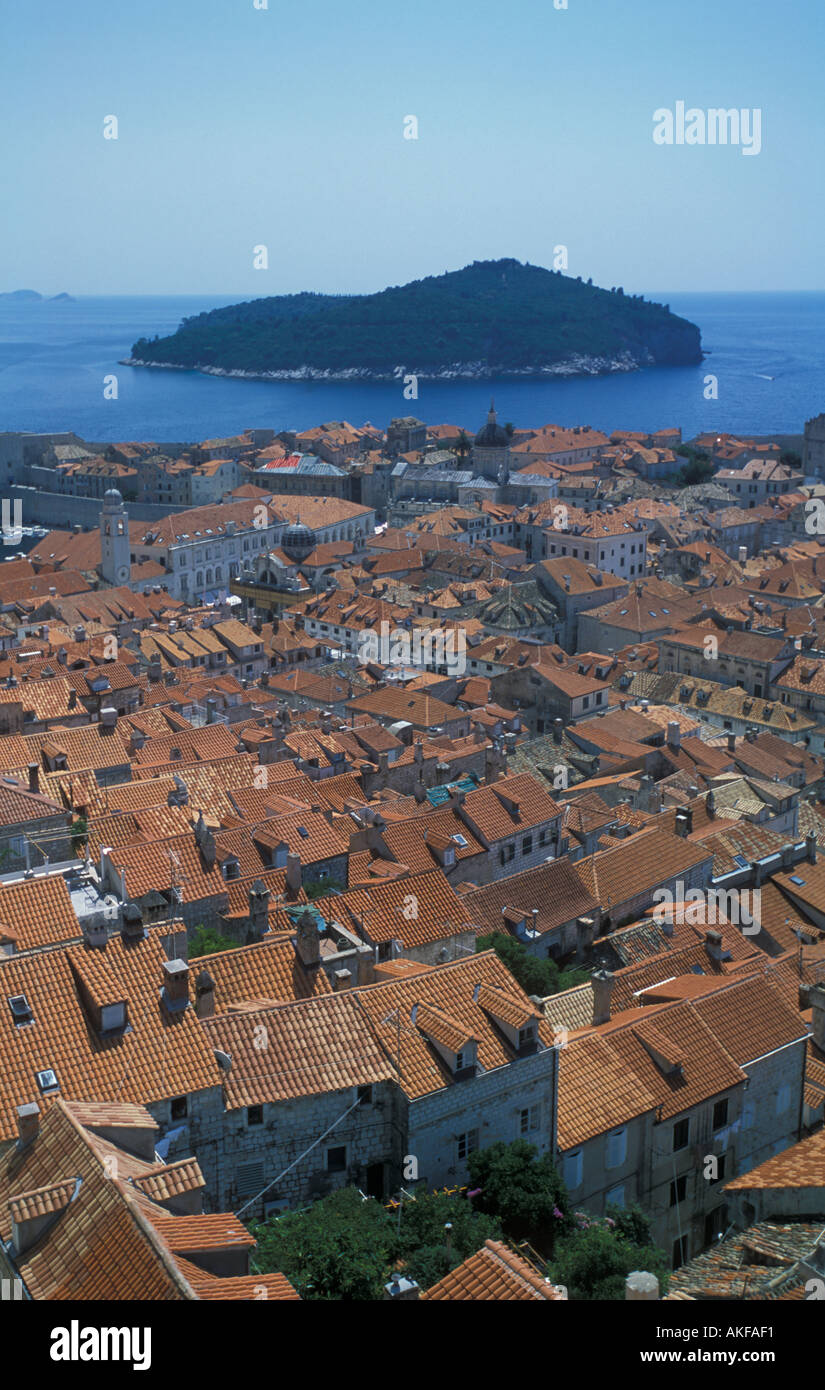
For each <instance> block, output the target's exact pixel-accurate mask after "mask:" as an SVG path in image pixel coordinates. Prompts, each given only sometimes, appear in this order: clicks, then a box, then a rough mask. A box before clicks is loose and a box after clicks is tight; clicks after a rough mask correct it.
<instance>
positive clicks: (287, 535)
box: [281, 521, 315, 560]
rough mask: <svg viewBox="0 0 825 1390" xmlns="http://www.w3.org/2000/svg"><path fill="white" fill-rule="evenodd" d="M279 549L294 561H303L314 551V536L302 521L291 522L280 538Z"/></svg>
mask: <svg viewBox="0 0 825 1390" xmlns="http://www.w3.org/2000/svg"><path fill="white" fill-rule="evenodd" d="M281 549H282V550H283V551H284V553H285V554H286V555H289V556H290V558H292V559H295V560H305V559H306V557H307V555H308V554H309V552H310V551H311V550H314V549H315V535H314V533H313V532H312V531H310V529H309V527H308V526H304V524H303V522H302V521H293V523H292V525H291V526H287V528H286V530H285V531H284V534H283V536H282V537H281Z"/></svg>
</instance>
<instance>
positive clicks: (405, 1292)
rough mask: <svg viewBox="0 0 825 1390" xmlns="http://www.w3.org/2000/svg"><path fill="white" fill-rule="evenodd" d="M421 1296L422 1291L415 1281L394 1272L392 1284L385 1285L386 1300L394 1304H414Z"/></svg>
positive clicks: (391, 1279) (396, 1271)
mask: <svg viewBox="0 0 825 1390" xmlns="http://www.w3.org/2000/svg"><path fill="white" fill-rule="evenodd" d="M420 1295H421V1289H420V1288H419V1286H418V1284H416V1282H415V1280H414V1279H407V1278H405V1276H404V1275H403V1274H399V1272H398V1270H394V1271H393V1274H392V1277H391V1278H390V1282H389V1283H388V1284H385V1285H384V1298H385V1299H391V1300H392V1302H393V1303H412V1302H413V1301H414V1300H416V1299H417V1298H419V1297H420Z"/></svg>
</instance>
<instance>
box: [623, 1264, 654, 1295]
mask: <svg viewBox="0 0 825 1390" xmlns="http://www.w3.org/2000/svg"><path fill="white" fill-rule="evenodd" d="M624 1296H625V1299H626V1301H627V1302H629V1303H642V1302H645V1303H655V1302H657V1301H658V1298H659V1280H658V1279H657V1278H656V1275H655V1274H647V1273H645V1272H644V1271H643V1270H640V1269H635V1270H634V1271H633V1273H632V1274H628V1276H627V1278H626V1280H625V1285H624Z"/></svg>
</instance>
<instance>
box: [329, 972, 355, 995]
mask: <svg viewBox="0 0 825 1390" xmlns="http://www.w3.org/2000/svg"><path fill="white" fill-rule="evenodd" d="M351 987H352V971H351V970H333V972H332V988H333V989H334V990H335V992H336V993H340V992H341V991H342V990H345V989H350V988H351Z"/></svg>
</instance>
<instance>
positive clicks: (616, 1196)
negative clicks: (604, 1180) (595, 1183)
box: [604, 1183, 624, 1207]
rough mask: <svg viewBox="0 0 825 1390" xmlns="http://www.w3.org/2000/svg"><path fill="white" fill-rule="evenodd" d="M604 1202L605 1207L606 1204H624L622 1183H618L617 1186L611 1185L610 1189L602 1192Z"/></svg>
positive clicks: (616, 1205) (615, 1205) (619, 1205)
mask: <svg viewBox="0 0 825 1390" xmlns="http://www.w3.org/2000/svg"><path fill="white" fill-rule="evenodd" d="M604 1204H605V1207H608V1206H614V1207H623V1206H624V1183H620V1184H619V1186H618V1187H611V1189H610V1191H609V1192H605V1194H604Z"/></svg>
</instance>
